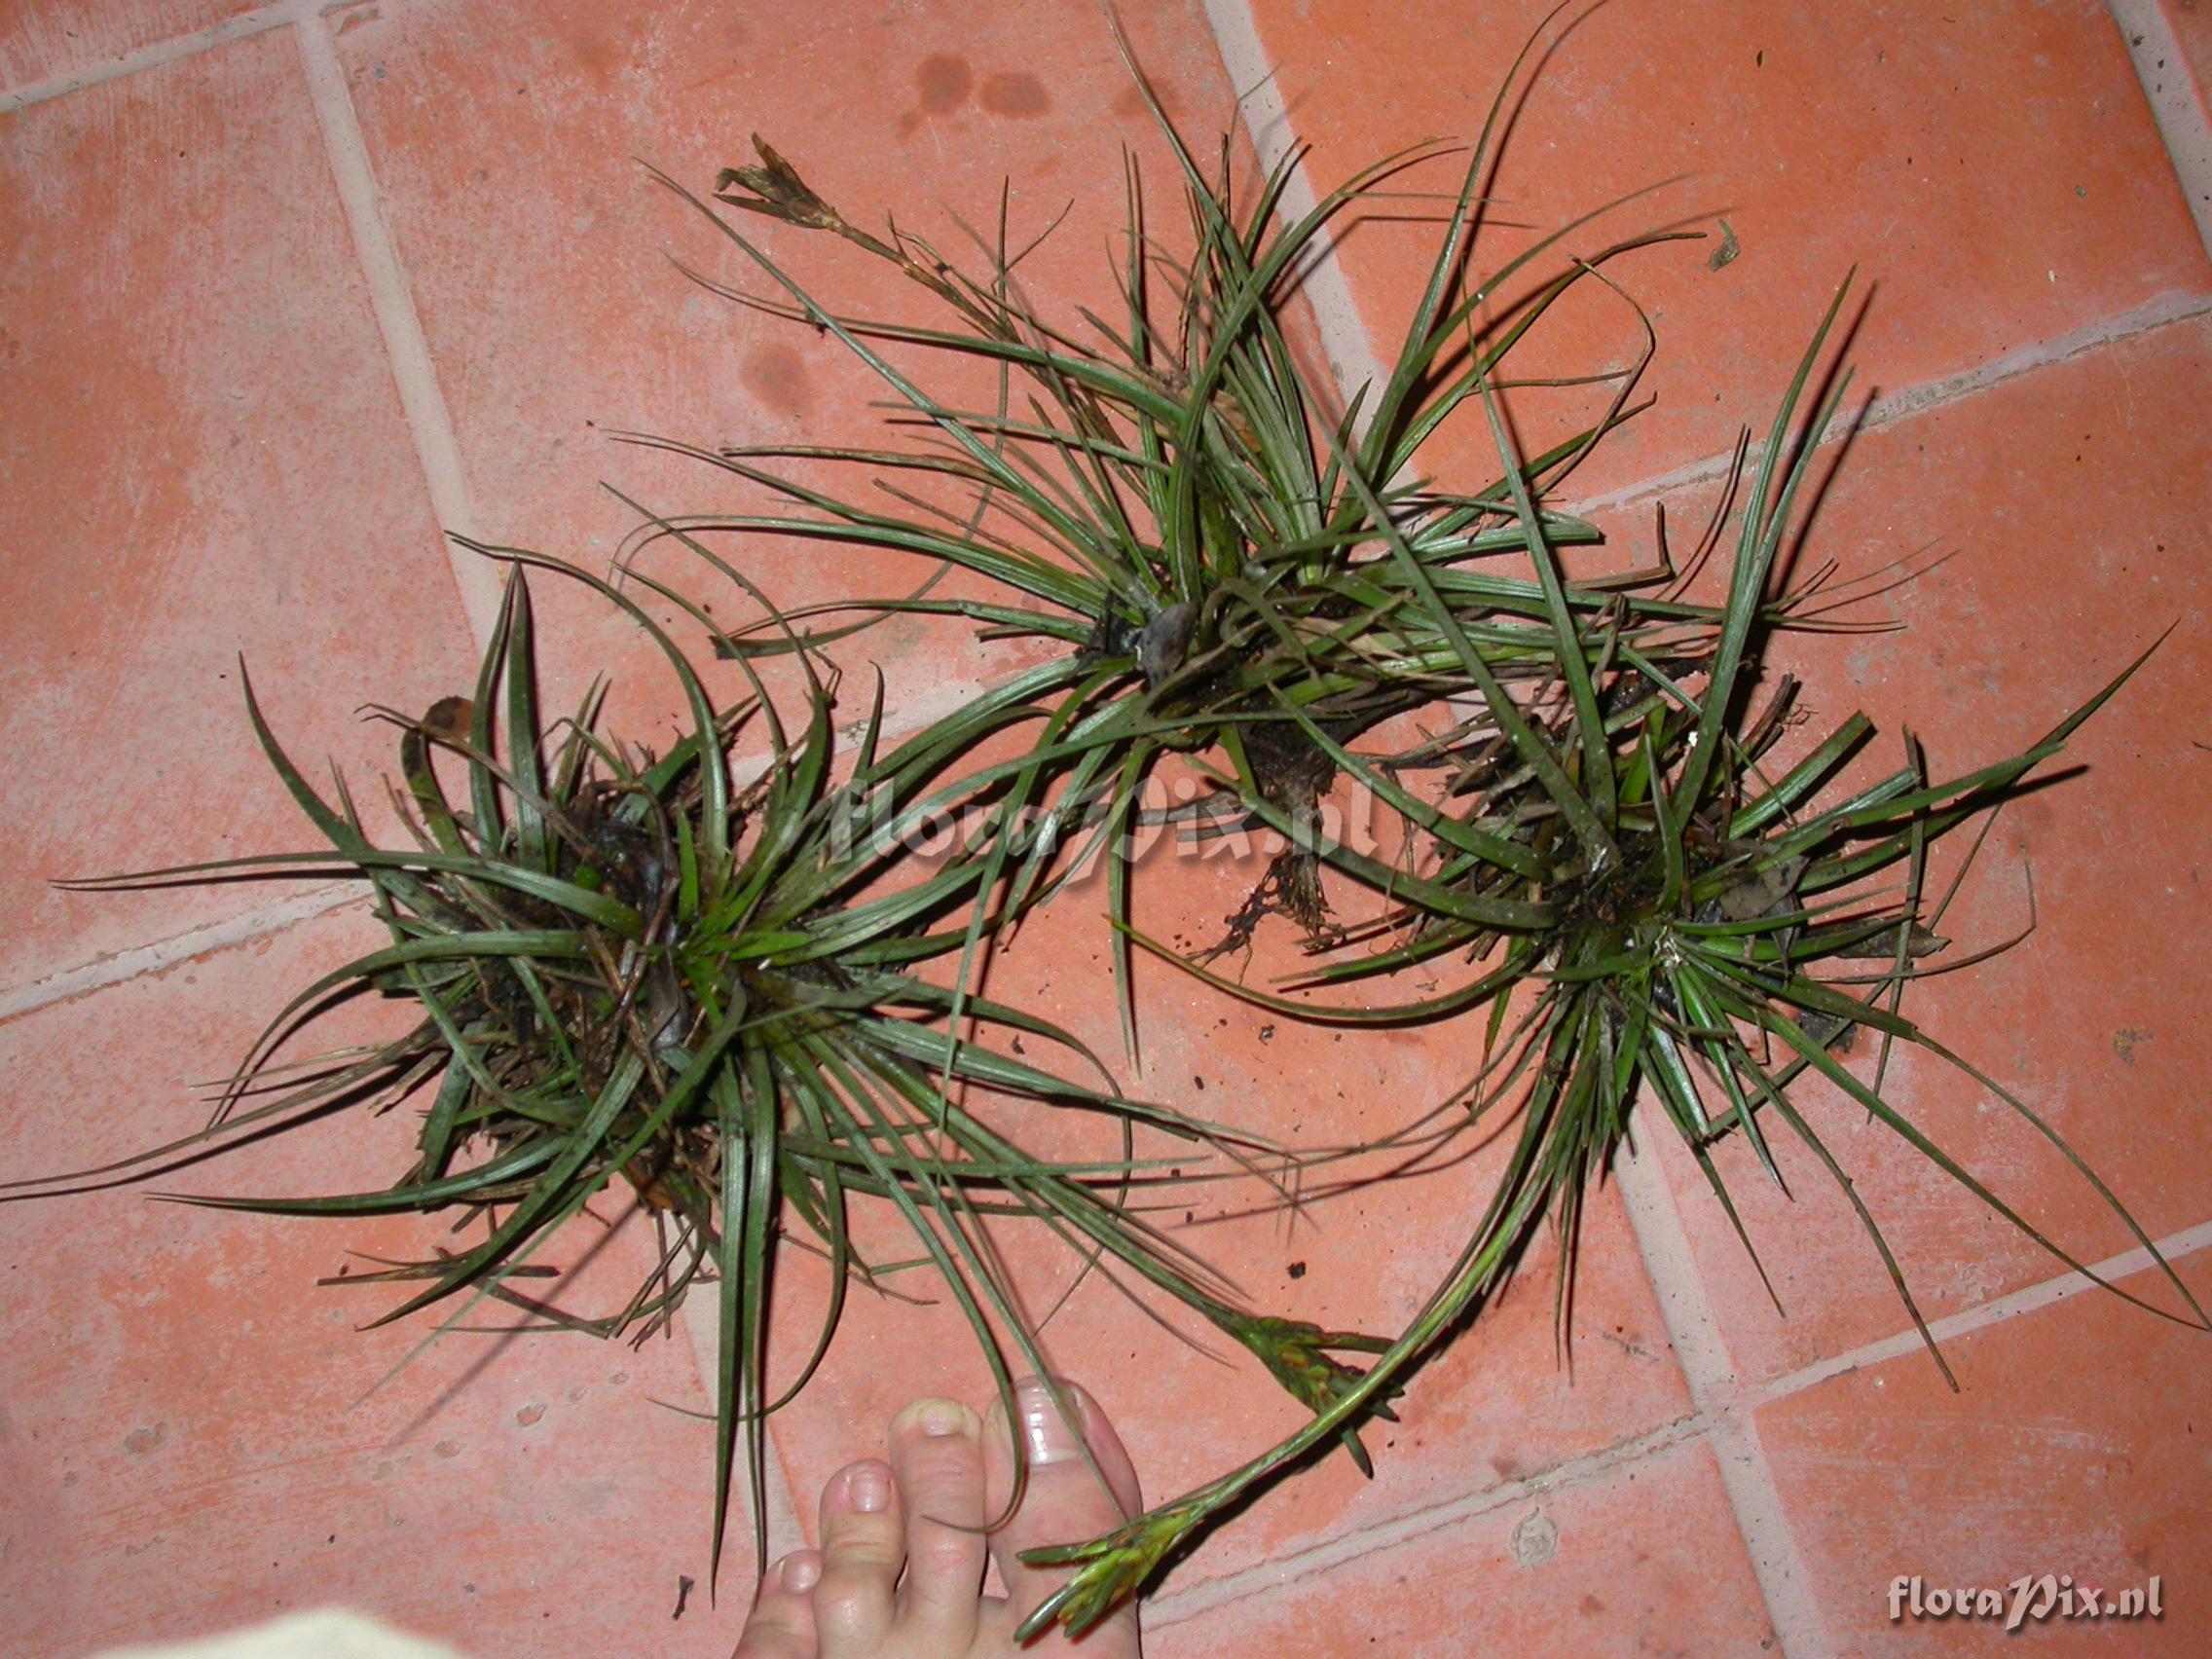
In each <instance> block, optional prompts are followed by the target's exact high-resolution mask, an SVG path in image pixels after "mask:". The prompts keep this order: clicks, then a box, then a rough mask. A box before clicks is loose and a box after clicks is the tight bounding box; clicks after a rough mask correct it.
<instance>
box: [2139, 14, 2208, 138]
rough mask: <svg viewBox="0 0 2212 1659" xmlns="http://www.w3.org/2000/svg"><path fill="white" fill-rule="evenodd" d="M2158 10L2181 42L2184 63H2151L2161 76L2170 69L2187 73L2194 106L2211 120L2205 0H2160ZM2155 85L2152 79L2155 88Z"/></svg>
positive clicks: (2155, 82)
mask: <svg viewBox="0 0 2212 1659" xmlns="http://www.w3.org/2000/svg"><path fill="white" fill-rule="evenodd" d="M2158 9H2159V10H2160V11H2161V12H2163V13H2164V14H2165V17H2166V21H2167V23H2168V24H2169V25H2171V27H2172V28H2173V31H2174V38H2175V40H2177V41H2178V42H2180V44H2181V51H2182V57H2183V62H2181V63H2170V64H2169V63H2159V62H2157V60H2156V59H2154V60H2153V66H2154V68H2156V69H2157V71H2158V72H2159V75H2160V76H2161V77H2162V76H2163V74H2164V73H2165V72H2166V71H2169V70H2178V71H2180V72H2182V73H2184V74H2186V75H2188V76H2189V79H2190V83H2191V85H2193V86H2194V88H2195V89H2196V103H2197V107H2198V108H2199V109H2201V110H2202V111H2203V112H2204V114H2205V116H2206V118H2207V119H2212V9H2208V8H2207V7H2206V6H2205V4H2204V0H2159V6H2158ZM2153 86H2154V88H2156V87H2157V80H2156V79H2155V80H2154V81H2153Z"/></svg>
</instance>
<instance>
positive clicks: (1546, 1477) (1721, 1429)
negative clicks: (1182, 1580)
mask: <svg viewBox="0 0 2212 1659" xmlns="http://www.w3.org/2000/svg"><path fill="white" fill-rule="evenodd" d="M1678 1215H1679V1212H1678V1211H1677V1219H1678ZM2153 1242H2154V1243H2156V1245H2157V1250H2158V1253H2159V1254H2160V1255H2161V1256H2163V1257H2164V1258H2165V1259H2166V1261H2167V1262H2168V1263H2170V1264H2173V1265H2176V1266H2178V1265H2179V1264H2180V1263H2182V1262H2185V1261H2187V1260H2189V1259H2190V1258H2191V1257H2193V1256H2195V1255H2197V1254H2199V1253H2201V1252H2203V1251H2205V1250H2208V1249H2212V1221H2206V1222H2200V1223H2198V1224H2197V1225H2196V1226H2194V1227H2187V1228H2183V1229H2181V1230H2180V1231H2179V1232H2176V1233H2170V1234H2168V1235H2165V1236H2164V1237H2162V1238H2158V1239H2156V1240H2154V1241H2153ZM2153 1265H2154V1264H2153V1261H2152V1258H2151V1253H2150V1251H2148V1250H2145V1249H2142V1248H2140V1247H2138V1248H2136V1249H2133V1250H2123V1251H2121V1252H2120V1254H2119V1255H2116V1256H2109V1257H2107V1258H2105V1259H2104V1260H2103V1261H2100V1262H2094V1263H2091V1264H2090V1271H2091V1272H2094V1273H2096V1274H2097V1276H2098V1277H2100V1278H2103V1279H2107V1280H2112V1281H2116V1282H2117V1281H2118V1280H2120V1279H2122V1278H2125V1277H2128V1276H2130V1275H2132V1274H2135V1273H2139V1272H2144V1271H2145V1270H2147V1269H2149V1268H2151V1267H2152V1266H2153ZM2098 1288H2099V1287H2098V1286H2097V1285H2095V1284H2094V1283H2092V1282H2091V1281H2090V1280H2089V1279H2087V1278H2085V1277H2083V1275H2082V1274H2081V1273H2078V1272H2065V1273H2061V1274H2059V1275H2058V1276H2057V1277H2055V1278H2050V1279H2046V1280H2043V1281H2042V1282H2040V1283H2037V1284H2032V1285H2026V1286H2023V1287H2022V1288H2021V1289H2019V1290H2015V1291H2009V1292H2008V1293H2006V1294H2005V1295H2003V1296H1999V1297H1995V1298H1992V1299H1991V1300H1990V1301H1988V1302H1985V1303H1981V1304H1979V1305H1977V1306H1975V1307H1972V1308H1968V1309H1961V1310H1960V1311H1958V1312H1956V1313H1949V1314H1945V1315H1944V1316H1943V1317H1942V1318H1940V1319H1935V1320H1931V1321H1930V1322H1929V1329H1930V1330H1931V1331H1932V1332H1933V1333H1934V1334H1935V1336H1936V1340H1937V1341H1938V1342H1945V1341H1949V1340H1950V1339H1952V1338H1954V1337H1961V1336H1966V1335H1969V1334H1971V1333H1972V1332H1974V1331H1978V1330H1986V1329H1988V1328H1989V1327H1991V1326H1993V1325H2000V1324H2003V1323H2005V1322H2006V1321H2008V1320H2010V1319H2015V1318H2021V1317H2024V1316H2026V1315H2029V1314H2033V1313H2037V1312H2040V1311H2041V1310H2043V1309H2046V1308H2049V1307H2053V1306H2055V1305H2056V1304H2058V1303H2061V1302H2066V1301H2070V1300H2072V1299H2073V1298H2074V1297H2076V1296H2079V1295H2082V1294H2083V1293H2084V1292H2089V1291H2094V1290H2096V1289H2098ZM1670 1340H1672V1337H1671V1336H1670ZM1693 1340H1695V1339H1694V1338H1693ZM1921 1347H1922V1343H1921V1340H1920V1333H1919V1332H1918V1331H1915V1330H1904V1331H1899V1332H1898V1333H1896V1334H1894V1335H1892V1336H1888V1337H1884V1338H1882V1339H1880V1340H1879V1341H1876V1342H1871V1343H1866V1344H1864V1345H1862V1346H1859V1347H1856V1348H1852V1349H1850V1350H1849V1351H1848V1352H1845V1353H1840V1354H1835V1355H1831V1356H1830V1357H1828V1358H1826V1359H1822V1360H1817V1361H1815V1362H1814V1363H1813V1364H1811V1365H1808V1366H1804V1367H1801V1368H1800V1369H1798V1370H1796V1371H1792V1372H1789V1373H1788V1374H1787V1375H1786V1376H1783V1377H1778V1378H1774V1379H1772V1380H1770V1381H1768V1382H1765V1383H1753V1384H1751V1385H1750V1386H1748V1387H1743V1388H1740V1389H1735V1388H1723V1389H1721V1390H1720V1391H1719V1392H1718V1393H1717V1395H1716V1397H1715V1398H1714V1400H1712V1401H1711V1402H1710V1403H1709V1404H1708V1405H1707V1406H1706V1407H1705V1408H1704V1409H1693V1410H1692V1412H1691V1413H1690V1415H1688V1416H1687V1417H1683V1418H1679V1419H1675V1420H1674V1421H1672V1422H1667V1423H1662V1424H1660V1425H1659V1426H1658V1427H1656V1428H1652V1429H1650V1430H1647V1431H1646V1432H1645V1433H1643V1434H1641V1435H1639V1436H1637V1437H1636V1438H1635V1439H1633V1440H1628V1441H1624V1442H1622V1443H1621V1444H1619V1445H1616V1446H1610V1447H1605V1448H1604V1449H1602V1450H1600V1451H1598V1452H1593V1453H1587V1454H1585V1455H1583V1456H1579V1457H1572V1458H1568V1459H1567V1460H1566V1461H1565V1462H1561V1463H1556V1464H1553V1465H1551V1466H1550V1467H1548V1468H1544V1469H1539V1470H1536V1471H1535V1472H1533V1473H1531V1474H1529V1475H1524V1476H1522V1477H1520V1478H1519V1479H1517V1480H1513V1481H1506V1482H1501V1483H1499V1484H1498V1485H1496V1486H1492V1487H1485V1488H1483V1489H1482V1490H1481V1491H1479V1492H1476V1493H1468V1494H1466V1495H1464V1496H1461V1497H1456V1498H1449V1499H1446V1500H1445V1501H1444V1502H1442V1503H1437V1504H1431V1505H1428V1506H1426V1507H1424V1508H1421V1509H1418V1510H1415V1511H1412V1512H1410V1513H1407V1514H1402V1515H1396V1516H1392V1517H1390V1518H1389V1519H1387V1520H1384V1521H1381V1522H1378V1523H1376V1524H1375V1525H1374V1526H1371V1527H1363V1528H1359V1529H1356V1530H1352V1531H1349V1532H1346V1533H1344V1534H1342V1535H1341V1536H1338V1537H1335V1538H1329V1539H1325V1540H1323V1541H1322V1542H1320V1543H1317V1544H1313V1545H1310V1546H1308V1547H1306V1548H1304V1549H1300V1550H1295V1551H1292V1552H1291V1553H1290V1554H1288V1555H1286V1556H1283V1557H1281V1558H1280V1559H1278V1560H1276V1561H1272V1562H1268V1563H1263V1564H1259V1565H1255V1566H1253V1567H1240V1568H1238V1569H1237V1570H1236V1571H1235V1572H1230V1573H1225V1574H1223V1575H1222V1576H1221V1577H1220V1578H1217V1579H1204V1580H1200V1581H1199V1582H1198V1583H1197V1584H1194V1585H1193V1586H1192V1587H1191V1588H1190V1589H1188V1590H1186V1591H1180V1592H1170V1593H1169V1594H1167V1595H1163V1596H1161V1597H1160V1598H1158V1599H1157V1600H1156V1601H1154V1602H1152V1603H1149V1604H1147V1606H1148V1610H1149V1613H1150V1616H1151V1622H1153V1623H1156V1624H1159V1625H1161V1627H1163V1628H1164V1627H1165V1626H1166V1625H1169V1624H1175V1623H1180V1622H1182V1621H1184V1620H1187V1619H1191V1618H1195V1617H1197V1616H1198V1614H1200V1613H1205V1612H1210V1611H1212V1610H1213V1609H1214V1608H1216V1607H1218V1606H1221V1605H1223V1604H1227V1603H1229V1602H1234V1601H1241V1600H1242V1599H1244V1598H1245V1597H1247V1596H1251V1595H1255V1594H1258V1593H1260V1592H1262V1591H1265V1590H1267V1589H1271V1588H1274V1587H1276V1586H1278V1585H1279V1584H1281V1583H1282V1582H1283V1581H1285V1580H1286V1579H1288V1578H1291V1577H1294V1576H1297V1575H1299V1574H1302V1573H1308V1572H1320V1571H1327V1570H1329V1569H1330V1568H1332V1567H1338V1566H1341V1565H1343V1564H1344V1563H1345V1562H1346V1561H1350V1560H1353V1559H1355V1558H1357V1557H1358V1556H1360V1555H1363V1554H1366V1553H1368V1552H1369V1551H1372V1550H1377V1549H1383V1548H1389V1547H1393V1546H1395V1545H1398V1544H1403V1543H1406V1542H1409V1541H1411V1540H1412V1539H1415V1538H1418V1537H1421V1536H1424V1535H1426V1534H1427V1533H1429V1532H1432V1531H1435V1530H1439V1529H1441V1528H1444V1527H1448V1526H1452V1525H1455V1524H1456V1523H1457V1522H1459V1521H1463V1520H1467V1519H1469V1518H1471V1517H1474V1516H1477V1515H1484V1514H1490V1513H1493V1512H1495V1511H1496V1510H1499V1509H1502V1508H1505V1507H1507V1506H1508V1505H1510V1504H1512V1503H1513V1502H1514V1501H1516V1500H1517V1499H1520V1498H1523V1497H1540V1496H1541V1495H1542V1494H1544V1493H1550V1492H1557V1491H1567V1490H1571V1489H1573V1488H1575V1487H1578V1486H1583V1485H1588V1484H1590V1483H1592V1482H1594V1481H1598V1480H1602V1479H1604V1478H1605V1477H1607V1476H1609V1475H1613V1474H1616V1473H1618V1472H1620V1471H1621V1470H1623V1469H1627V1468H1630V1467H1633V1466H1634V1465H1636V1464H1639V1463H1642V1462H1646V1461H1649V1460H1650V1459H1651V1458H1653V1457H1657V1456H1662V1455H1664V1454H1665V1453H1667V1452H1670V1451H1672V1450H1674V1449H1675V1448H1676V1447H1677V1446H1683V1445H1688V1444H1691V1443H1693V1442H1696V1441H1700V1440H1707V1441H1712V1442H1714V1451H1715V1455H1716V1456H1724V1455H1725V1453H1724V1446H1725V1441H1726V1437H1727V1433H1728V1430H1729V1426H1730V1424H1731V1422H1732V1421H1735V1420H1740V1419H1744V1418H1746V1417H1747V1416H1748V1415H1749V1414H1750V1413H1751V1412H1754V1411H1757V1410H1759V1409H1761V1408H1763V1407H1766V1406H1769V1405H1772V1404H1774V1403H1775V1402H1776V1401H1778V1400H1783V1399H1787V1398H1788V1397H1789V1396H1790V1395H1792V1394H1797V1393H1801V1392H1803V1391H1804V1390H1806V1389H1809V1388H1814V1387H1818V1386H1819V1385H1820V1384H1821V1383H1827V1382H1831V1381H1833V1380H1834V1379H1835V1378H1838V1377H1842V1376H1846V1375H1848V1374H1850V1373H1852V1372H1855V1371H1859V1370H1862V1369H1863V1368H1864V1367H1866V1366H1869V1365H1880V1364H1884V1363H1886V1362H1888V1361H1889V1360H1892V1359H1898V1358H1901V1357H1904V1356H1907V1355H1910V1354H1913V1353H1917V1352H1919V1351H1920V1349H1921ZM1162 1613H1164V1615H1165V1616H1161V1614H1162Z"/></svg>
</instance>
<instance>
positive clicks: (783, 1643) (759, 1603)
mask: <svg viewBox="0 0 2212 1659" xmlns="http://www.w3.org/2000/svg"><path fill="white" fill-rule="evenodd" d="M821 1576H822V1558H821V1557H820V1556H819V1555H817V1554H815V1553H814V1551H812V1550H797V1551H794V1552H793V1554H791V1555H788V1556H786V1557H784V1559H783V1560H782V1561H780V1562H778V1563H776V1565H775V1566H773V1567H770V1568H768V1575H767V1577H765V1578H763V1579H761V1580H760V1590H759V1593H758V1594H757V1595H756V1596H755V1597H754V1599H753V1611H752V1613H751V1614H750V1615H749V1616H748V1617H747V1619H746V1621H745V1633H744V1635H742V1636H740V1637H739V1638H738V1639H737V1650H736V1652H734V1653H732V1654H731V1655H730V1659H816V1655H817V1654H818V1653H819V1652H820V1651H821V1649H820V1646H819V1644H818V1642H817V1640H816V1638H815V1634H814V1598H813V1597H812V1596H811V1595H810V1594H809V1592H811V1591H812V1590H813V1588H814V1586H815V1582H816V1580H817V1579H819V1578H820V1577H821Z"/></svg>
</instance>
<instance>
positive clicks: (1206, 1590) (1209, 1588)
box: [1145, 1413, 1714, 1630]
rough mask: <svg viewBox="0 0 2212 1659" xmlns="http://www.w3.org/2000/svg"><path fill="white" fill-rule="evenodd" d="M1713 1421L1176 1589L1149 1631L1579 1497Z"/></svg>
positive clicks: (1646, 1437)
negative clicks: (1549, 1498) (1522, 1509)
mask: <svg viewBox="0 0 2212 1659" xmlns="http://www.w3.org/2000/svg"><path fill="white" fill-rule="evenodd" d="M1713 1432H1714V1422H1713V1421H1712V1419H1709V1418H1707V1417H1705V1416H1704V1415H1702V1414H1699V1413H1692V1414H1691V1415H1689V1416H1687V1417H1682V1418H1677V1419H1675V1420H1674V1421H1672V1422H1667V1423H1662V1424H1660V1425H1659V1426H1658V1427H1657V1428H1654V1429H1650V1430H1647V1431H1646V1432H1644V1433H1642V1434H1640V1435H1638V1436H1637V1437H1636V1438H1635V1439H1633V1440H1625V1441H1622V1442H1621V1443H1620V1444H1618V1445H1616V1446H1607V1447H1603V1448H1601V1449H1600V1450H1598V1451H1596V1452H1589V1453H1585V1454H1583V1455H1582V1456H1579V1457H1570V1458H1568V1459H1567V1461H1566V1462H1563V1463H1555V1464H1554V1465H1552V1466H1551V1467H1550V1468H1548V1469H1545V1470H1543V1471H1542V1472H1540V1473H1538V1474H1533V1475H1525V1476H1522V1477H1521V1478H1520V1479H1518V1480H1511V1481H1502V1482H1500V1483H1499V1484H1497V1485H1496V1486H1491V1487H1484V1488H1483V1489H1482V1490H1481V1491H1479V1492H1475V1493H1468V1494H1466V1495H1465V1496H1462V1497H1455V1498H1448V1499H1446V1500H1445V1501H1444V1502H1442V1503H1436V1504H1431V1505H1429V1506H1428V1507H1427V1508H1425V1509H1418V1510H1415V1511H1413V1512H1412V1513H1411V1514H1406V1515H1398V1516H1393V1517H1392V1518H1391V1519H1389V1520H1387V1521H1381V1522H1378V1523H1376V1524H1375V1525H1374V1526H1372V1527H1365V1528H1362V1529H1360V1530H1357V1531H1354V1532H1346V1533H1344V1534H1342V1535H1341V1536H1338V1537H1334V1538H1327V1539H1324V1540H1322V1541H1321V1542H1319V1543H1316V1544H1310V1545H1307V1546H1305V1547H1304V1548H1299V1549H1293V1550H1290V1551H1287V1552H1285V1553H1284V1554H1281V1555H1278V1556H1276V1557H1274V1558H1273V1559H1272V1560H1269V1561H1265V1562H1258V1563H1255V1564H1254V1565H1252V1566H1250V1567H1238V1568H1237V1569H1236V1570H1235V1572H1228V1573H1224V1574H1222V1576H1220V1577H1219V1578H1208V1579H1205V1580H1203V1581H1202V1582H1200V1583H1198V1584H1194V1585H1193V1586H1191V1588H1190V1589H1188V1590H1184V1591H1170V1592H1169V1593H1167V1594H1165V1595H1162V1596H1158V1597H1155V1598H1153V1599H1151V1600H1149V1601H1147V1602H1146V1603H1145V1628H1146V1629H1148V1630H1150V1629H1154V1628H1159V1629H1166V1628H1167V1627H1169V1626H1171V1625H1177V1624H1182V1623H1184V1622H1186V1621H1188V1620H1190V1619H1194V1618H1197V1617H1198V1616H1199V1615H1200V1614H1203V1613H1210V1612H1212V1611H1213V1610H1214V1609H1215V1608H1217V1607H1222V1606H1226V1605H1227V1604H1230V1603H1232V1602H1241V1601H1243V1600H1244V1599H1245V1598H1246V1597H1249V1596H1257V1595H1263V1594H1265V1593H1266V1592H1268V1591H1270V1590H1277V1589H1280V1588H1282V1586H1283V1585H1285V1584H1287V1583H1290V1582H1292V1581H1293V1580H1297V1579H1305V1578H1310V1577H1313V1576H1315V1575H1316V1574H1319V1573H1323V1572H1327V1571H1329V1570H1331V1569H1332V1568H1334V1567H1342V1566H1344V1565H1345V1564H1346V1563H1347V1562H1351V1561H1356V1560H1358V1559H1359V1558H1360V1557H1361V1556H1363V1555H1367V1554H1369V1553H1371V1552H1374V1551H1377V1550H1383V1549H1390V1548H1394V1547H1396V1546H1397V1545H1400V1544H1404V1543H1409V1542H1411V1541H1412V1540H1414V1539H1416V1538H1420V1537H1425V1536H1426V1535H1427V1534H1428V1533H1430V1532H1435V1531H1439V1530H1442V1529H1444V1528H1446V1527H1451V1526H1455V1525H1456V1524H1457V1523H1459V1522H1461V1521H1466V1520H1470V1519H1472V1518H1474V1517H1476V1516H1479V1515H1489V1514H1494V1513H1495V1512H1496V1511H1498V1510H1500V1509H1506V1508H1510V1507H1511V1506H1512V1505H1514V1504H1516V1503H1519V1502H1521V1501H1522V1500H1524V1499H1530V1498H1535V1499H1540V1498H1542V1497H1543V1496H1544V1495H1545V1494H1546V1493H1555V1492H1571V1491H1572V1490H1574V1489H1575V1488H1577V1487H1581V1486H1587V1485H1589V1484H1591V1483H1592V1482H1595V1481H1600V1480H1604V1478H1605V1477H1606V1476H1608V1475H1611V1474H1614V1473H1616V1472H1617V1471H1619V1470H1621V1469H1625V1468H1628V1467H1629V1466H1631V1465H1632V1464H1636V1463H1641V1462H1645V1461H1647V1460H1648V1459H1650V1458H1653V1457H1657V1456H1663V1455H1664V1454H1666V1453H1668V1452H1672V1451H1674V1450H1676V1449H1677V1448H1678V1447H1682V1446H1688V1445H1692V1444H1694V1443H1696V1442H1697V1441H1700V1440H1704V1439H1706V1438H1708V1437H1709V1436H1710V1435H1711V1434H1712V1433H1713Z"/></svg>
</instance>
